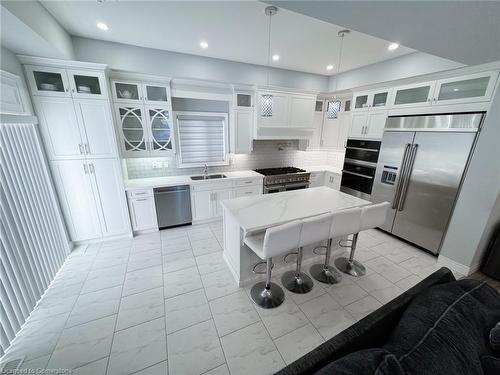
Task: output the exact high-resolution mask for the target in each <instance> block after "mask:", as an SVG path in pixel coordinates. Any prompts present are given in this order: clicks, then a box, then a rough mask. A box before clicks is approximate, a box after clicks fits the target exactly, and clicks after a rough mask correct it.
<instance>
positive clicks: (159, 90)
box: [142, 83, 171, 105]
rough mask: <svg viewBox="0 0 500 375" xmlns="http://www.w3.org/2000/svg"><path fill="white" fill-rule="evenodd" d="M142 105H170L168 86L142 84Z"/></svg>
mask: <svg viewBox="0 0 500 375" xmlns="http://www.w3.org/2000/svg"><path fill="white" fill-rule="evenodd" d="M142 92H143V98H144V103H146V104H150V105H160V104H161V105H171V103H170V86H169V85H167V84H165V85H162V84H155V83H144V84H143V85H142Z"/></svg>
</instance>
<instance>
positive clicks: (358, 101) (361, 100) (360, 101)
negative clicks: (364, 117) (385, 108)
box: [354, 93, 369, 111]
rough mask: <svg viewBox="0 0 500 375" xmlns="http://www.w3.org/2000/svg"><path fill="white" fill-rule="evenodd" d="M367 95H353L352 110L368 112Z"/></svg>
mask: <svg viewBox="0 0 500 375" xmlns="http://www.w3.org/2000/svg"><path fill="white" fill-rule="evenodd" d="M368 96H369V94H368V93H359V94H355V95H354V110H355V111H359V110H363V109H364V110H368Z"/></svg>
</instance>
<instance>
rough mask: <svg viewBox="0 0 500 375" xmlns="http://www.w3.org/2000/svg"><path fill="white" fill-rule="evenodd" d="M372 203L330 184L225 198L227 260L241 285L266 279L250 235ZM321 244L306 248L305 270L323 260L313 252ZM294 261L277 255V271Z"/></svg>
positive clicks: (224, 216) (224, 224)
mask: <svg viewBox="0 0 500 375" xmlns="http://www.w3.org/2000/svg"><path fill="white" fill-rule="evenodd" d="M369 204H371V202H370V201H367V200H364V199H360V198H357V197H354V196H351V195H348V194H345V193H342V192H340V191H337V190H334V189H332V188H329V187H326V186H321V187H316V188H309V189H303V190H293V191H286V192H281V193H275V194H265V195H258V196H251V197H241V198H235V199H228V200H224V201H222V202H221V205H222V208H223V220H224V223H223V231H224V252H223V256H224V259H225V261H226V263H227V264H228V266H229V269H230V270H231V273H232V274H233V276H234V278H235V280H236V282H237V283H238V285H239V286H240V287H244V286H247V285H249V284H251V283H252V282H253V281H255V280H257V279H261V278H262V275H258V274H257V275H256V274H255V273H254V271H253V269H254V267H255V265H256V264H258V263H259V262H261V261H262V260H261V259H260V258H259V257H258V256H257V255H255V253H254V252H253V251H252V250H251V249H250V248H248V247H247V246H246V245H245V243H244V240H245V237H246V236H247V235H254V234H258V233H263V232H265V230H266V229H268V228H271V227H273V226H276V225H280V224H284V223H287V222H290V221H293V220H300V219H305V218H308V217H312V216H316V215H320V214H324V213H327V212H335V211H340V210H344V209H348V208H352V207H363V206H366V205H369ZM334 243H335V244H336V241H334ZM318 245H319V244H315V245H311V246H308V247H306V248H304V255H303V264H304V266H305V267H304V270H308V265H309V264H311V263H312V262H321V260H322V259H323V258H324V256H321V255H316V254H315V253H313V252H312V251H311V250H312V248H314V247H316V246H318ZM291 251H293V250H291ZM284 255H285V254H283V256H284ZM290 262H291V263H287V262H285V261H284V259H283V257H276V258H273V263H274V271H273V272H275V274H276V271H278V272H279V270H287V269H293V268H294V267H295V262H293V260H290Z"/></svg>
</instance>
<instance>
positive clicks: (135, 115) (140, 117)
mask: <svg viewBox="0 0 500 375" xmlns="http://www.w3.org/2000/svg"><path fill="white" fill-rule="evenodd" d="M115 113H116V118H117V120H118V125H119V132H120V138H121V149H122V152H123V154H124V155H125V156H139V155H141V154H146V153H147V152H148V144H147V143H148V136H147V132H146V128H145V126H144V113H143V109H142V107H140V106H136V105H134V104H133V103H130V105H121V104H115Z"/></svg>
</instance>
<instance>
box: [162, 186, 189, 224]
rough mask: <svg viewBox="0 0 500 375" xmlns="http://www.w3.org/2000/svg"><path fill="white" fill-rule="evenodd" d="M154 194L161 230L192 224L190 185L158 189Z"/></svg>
mask: <svg viewBox="0 0 500 375" xmlns="http://www.w3.org/2000/svg"><path fill="white" fill-rule="evenodd" d="M154 194H155V203H156V217H157V218H158V227H159V228H160V229H163V228H169V227H175V226H178V225H186V224H191V220H192V216H191V194H190V191H189V185H182V186H169V187H161V188H156V189H154Z"/></svg>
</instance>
